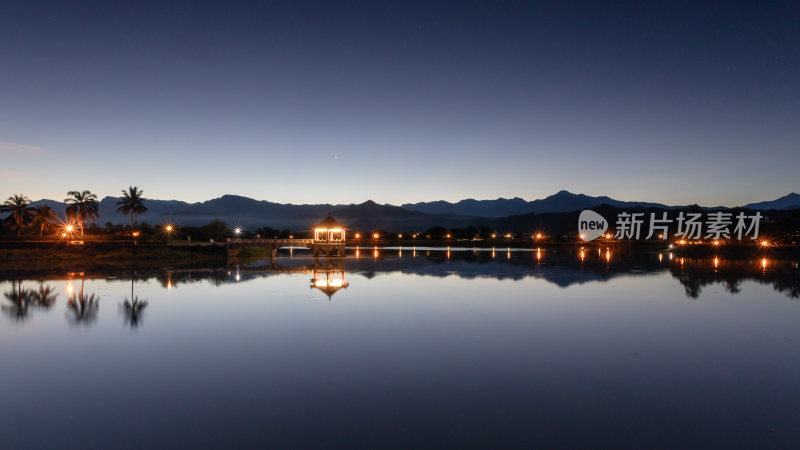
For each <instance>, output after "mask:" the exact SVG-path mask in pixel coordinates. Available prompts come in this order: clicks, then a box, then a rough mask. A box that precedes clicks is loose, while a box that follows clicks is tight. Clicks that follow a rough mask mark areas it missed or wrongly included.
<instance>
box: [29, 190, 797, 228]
mask: <svg viewBox="0 0 800 450" xmlns="http://www.w3.org/2000/svg"><path fill="white" fill-rule="evenodd" d="M117 201H119V198H117V197H105V198H103V199H102V200H101V201H100V217H99V218H98V219H97V220H96V222H97V223H98V224H105V223H107V222H111V223H115V224H117V223H127V222H128V218H127V217H126V216H124V215H123V214H122V213H120V212H118V211H117V210H116V209H117V206H116V203H117ZM42 204H47V205H49V206H51V207H52V208H53V209H55V210H56V211H58V212H62V211H64V208H65V204H64V203H63V202H59V201H55V200H39V201H36V202H33V206H38V205H42ZM603 204H606V205H610V206H613V207H617V208H634V207H644V208H664V209H674V208H680V206H669V205H663V204H660V203H650V202H635V201H621V200H615V199H612V198H610V197H606V196H599V197H592V196H588V195H584V194H573V193H571V192H568V191H559V192H557V193H556V194H553V195H551V196H549V197H546V198H543V199H539V200H533V201H527V200H524V199H521V198H518V197H515V198H511V199H506V198H498V199H496V200H474V199H466V200H461V201H459V202H456V203H451V202H446V201H434V202H423V203H407V204H403V205H402V206H394V205H388V204H387V205H381V204H378V203H375V202H373V201H371V200H369V201H366V202H364V203H360V204H336V205H333V204H316V205H294V204H284V203H274V202H269V201H266V200H254V199H252V198H248V197H242V196H237V195H223V196H222V197H219V198H215V199H212V200H207V201H204V202H197V203H187V202H183V201H179V200H150V199H148V200H146V201H145V205H146V206H147V208H148V210H149V211H148V212H147V214H145V215H144V216H140V217H138V218H137V220H138V221H147V222H149V223H151V224H158V223H165V222H171V223H176V224H179V225H194V226H198V225H204V224H206V223H208V222H210V221H212V220H215V219H221V220H224V221H225V222H227V223H229V224H236V225H241V226H244V227H245V228H246V229H256V228H259V227H263V226H269V227H272V228H281V229H293V230H301V229H306V228H308V227H310V226H311V225H313V224H315V223H317V222H318V221H320V220H321V219H323V218H324V217H325V216H326V215H328V214H329V213H330V214H333V216H334V217H336V218H337V219H338V220H340V221H341V222H343V223H347V224H348V225H349V226H350V227H352V228H359V229H373V228H384V229H393V230H425V229H428V228H430V227H433V226H437V225H441V226H444V227H446V228H454V227H466V226H469V225H473V224H475V223H478V222H479V220H480V219H492V218H501V217H507V216H514V215H521V214H531V213H534V214H542V213H560V212H570V211H578V210H582V209H587V208H592V207H596V206H600V205H603ZM743 207H744V208H748V209H758V210H769V209H794V208H800V195H799V194H796V193H791V194H789V195H786V196H784V197H781V198H779V199H776V200H772V201H766V202H758V203H751V204H748V205H744V206H743Z"/></svg>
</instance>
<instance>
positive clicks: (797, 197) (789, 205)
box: [742, 192, 800, 209]
mask: <svg viewBox="0 0 800 450" xmlns="http://www.w3.org/2000/svg"><path fill="white" fill-rule="evenodd" d="M742 208H747V209H795V208H800V194H797V193H795V192H792V193H791V194H789V195H784V196H783V197H781V198H779V199H776V200H772V201H769V202H758V203H750V204H747V205H744V206H742Z"/></svg>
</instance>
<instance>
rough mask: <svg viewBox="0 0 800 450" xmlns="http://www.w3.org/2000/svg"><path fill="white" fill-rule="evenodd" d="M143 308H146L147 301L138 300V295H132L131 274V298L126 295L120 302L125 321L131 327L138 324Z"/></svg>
mask: <svg viewBox="0 0 800 450" xmlns="http://www.w3.org/2000/svg"><path fill="white" fill-rule="evenodd" d="M145 308H147V301H146V300H139V297H134V296H133V275H131V300H128V298H127V297H126V298H125V300H124V301H123V302H122V313H123V314H124V315H125V322H126V323H127V324H128V325H130V326H131V328H136V327H137V326H139V323H140V322H141V320H142V314H143V310H144V309H145Z"/></svg>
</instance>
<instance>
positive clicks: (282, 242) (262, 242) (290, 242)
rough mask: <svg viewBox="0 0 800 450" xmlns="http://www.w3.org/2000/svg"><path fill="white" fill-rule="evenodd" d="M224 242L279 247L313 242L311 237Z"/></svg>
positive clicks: (302, 245)
mask: <svg viewBox="0 0 800 450" xmlns="http://www.w3.org/2000/svg"><path fill="white" fill-rule="evenodd" d="M225 242H227V243H228V244H238V245H269V246H273V247H274V246H280V247H305V246H307V245H311V244H313V243H314V240H313V239H231V238H228V239H227V240H226V241H225Z"/></svg>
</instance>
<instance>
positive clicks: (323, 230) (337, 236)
mask: <svg viewBox="0 0 800 450" xmlns="http://www.w3.org/2000/svg"><path fill="white" fill-rule="evenodd" d="M312 230H313V231H314V238H313V239H238V238H237V239H228V240H227V241H226V242H225V246H226V247H227V248H228V256H229V257H230V256H237V255H238V254H239V253H240V252H241V251H242V249H243V248H244V247H263V248H266V249H269V256H270V259H272V258H274V257H275V254H276V253H277V252H278V249H279V248H285V247H305V248H309V249H311V253H312V254H313V255H314V257H315V258H316V257H317V256H339V257H342V256H345V247H344V243H345V226H344V225H342V224H341V223H339V222H337V221H336V219H334V218H333V217H331V215H330V214H328V217H326V218H325V220H323V221H322V222H320V223H318V224H317V225H316V226H315V227H313V228H312Z"/></svg>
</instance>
